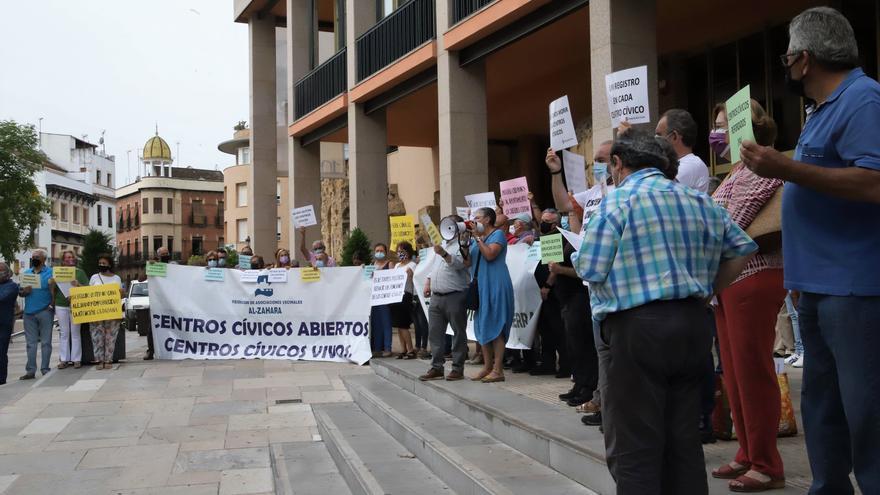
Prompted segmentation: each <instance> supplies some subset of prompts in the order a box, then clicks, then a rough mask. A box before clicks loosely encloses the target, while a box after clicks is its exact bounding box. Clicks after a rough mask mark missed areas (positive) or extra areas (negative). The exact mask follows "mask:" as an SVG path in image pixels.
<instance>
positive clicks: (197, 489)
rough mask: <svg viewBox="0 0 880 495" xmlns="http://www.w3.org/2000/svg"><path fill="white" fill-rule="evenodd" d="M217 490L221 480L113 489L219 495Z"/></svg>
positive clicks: (151, 494)
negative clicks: (206, 482)
mask: <svg viewBox="0 0 880 495" xmlns="http://www.w3.org/2000/svg"><path fill="white" fill-rule="evenodd" d="M217 490H219V482H218V483H208V484H186V485H179V486H163V487H160V488H135V489H134V490H113V495H217Z"/></svg>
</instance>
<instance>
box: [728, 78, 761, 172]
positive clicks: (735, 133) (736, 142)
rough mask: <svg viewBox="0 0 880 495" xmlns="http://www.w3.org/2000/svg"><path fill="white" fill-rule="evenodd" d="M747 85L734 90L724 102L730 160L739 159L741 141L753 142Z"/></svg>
mask: <svg viewBox="0 0 880 495" xmlns="http://www.w3.org/2000/svg"><path fill="white" fill-rule="evenodd" d="M749 91H750V89H749V86H746V87H744V88H743V89H741V90H739V91H737V92H736V94H735V95H733V96H731V97H730V99H729V100H727V102H726V103H725V104H724V106H725V107H726V108H727V133H728V135H729V137H730V162H731V163H737V162H739V161H740V160H741V158H740V156H739V148H740V146H741V145H742V142H743V141H751V142H755V130H754V129H753V128H752V107H751V94H750V92H749Z"/></svg>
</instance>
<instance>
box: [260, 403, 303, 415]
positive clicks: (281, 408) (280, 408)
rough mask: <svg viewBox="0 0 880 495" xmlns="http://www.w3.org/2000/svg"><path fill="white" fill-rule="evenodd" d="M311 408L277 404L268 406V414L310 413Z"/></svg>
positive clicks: (300, 405)
mask: <svg viewBox="0 0 880 495" xmlns="http://www.w3.org/2000/svg"><path fill="white" fill-rule="evenodd" d="M311 410H312V406H311V405H309V404H278V405H277V406H269V414H287V413H292V412H311Z"/></svg>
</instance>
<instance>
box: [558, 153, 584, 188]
mask: <svg viewBox="0 0 880 495" xmlns="http://www.w3.org/2000/svg"><path fill="white" fill-rule="evenodd" d="M562 165H563V167H565V183H566V185H568V190H569V191H571V193H572V194H577V193H579V192H583V191H586V190H587V172H586V166H587V163H586V160H584V157H583V156H581V155H578V154H577V153H572V152H570V151H566V150H562Z"/></svg>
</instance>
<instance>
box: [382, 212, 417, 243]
mask: <svg viewBox="0 0 880 495" xmlns="http://www.w3.org/2000/svg"><path fill="white" fill-rule="evenodd" d="M388 222H389V223H390V224H391V246H392V247H391V249H397V245H398V244H399V243H401V242H403V241H406V242H408V243H410V245H412V246H413V247H415V246H416V227H415V224H414V222H413V219H412V217H411V216H409V215H401V216H399V217H388Z"/></svg>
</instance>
